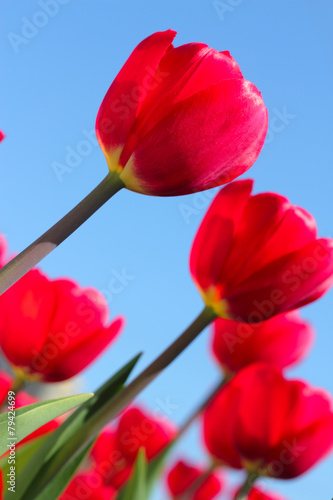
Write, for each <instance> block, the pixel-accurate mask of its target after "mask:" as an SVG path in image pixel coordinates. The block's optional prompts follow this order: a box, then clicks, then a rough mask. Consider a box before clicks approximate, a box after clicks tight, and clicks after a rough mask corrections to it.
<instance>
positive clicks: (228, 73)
mask: <svg viewBox="0 0 333 500" xmlns="http://www.w3.org/2000/svg"><path fill="white" fill-rule="evenodd" d="M230 78H238V79H243V76H242V73H241V71H240V68H239V66H238V64H237V63H236V61H235V60H234V59H233V58H232V57H231V56H230V54H229V52H222V53H220V52H218V51H217V50H215V49H210V48H209V47H208V46H207V45H205V44H203V43H189V44H187V45H181V46H180V47H176V48H173V49H172V50H169V51H168V52H166V54H165V55H164V56H163V57H162V59H161V61H160V64H159V66H158V69H157V73H156V75H155V78H154V79H155V82H154V83H153V84H152V85H151V86H150V89H149V90H148V92H147V96H146V98H145V99H144V102H143V104H142V106H141V108H140V112H139V114H138V116H137V119H136V120H135V123H134V126H133V128H132V129H131V132H130V135H129V137H128V140H127V142H126V144H125V147H124V149H123V152H122V154H121V156H120V164H121V165H123V166H125V165H126V163H127V162H128V160H129V158H130V156H131V154H132V153H133V151H134V150H135V149H136V147H137V145H138V144H139V143H140V141H141V140H142V138H143V137H144V136H145V135H146V134H147V133H148V132H149V131H150V130H151V129H152V128H153V127H154V126H155V125H156V124H157V123H158V122H160V121H161V120H163V118H165V117H166V116H167V115H168V114H169V113H170V109H171V108H172V107H173V106H174V105H175V104H176V103H177V102H180V101H184V100H185V99H187V98H189V97H191V96H193V95H194V94H197V93H198V92H200V91H202V90H204V89H206V88H207V87H209V86H211V85H215V84H217V83H220V82H222V81H223V80H226V79H230Z"/></svg>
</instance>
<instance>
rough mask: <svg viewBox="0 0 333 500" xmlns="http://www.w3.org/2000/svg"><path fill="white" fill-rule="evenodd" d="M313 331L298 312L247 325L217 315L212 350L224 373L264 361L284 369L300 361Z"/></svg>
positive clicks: (309, 343) (310, 342)
mask: <svg viewBox="0 0 333 500" xmlns="http://www.w3.org/2000/svg"><path fill="white" fill-rule="evenodd" d="M313 340H314V332H313V329H312V328H311V326H310V325H309V323H307V322H306V321H303V320H302V319H301V317H300V315H299V313H298V311H293V312H289V313H286V314H280V315H279V316H274V317H273V318H271V319H268V320H266V321H263V322H262V323H254V324H246V323H240V322H239V321H232V320H228V319H223V318H218V319H217V320H216V321H215V322H214V324H213V339H212V350H213V353H214V356H215V358H216V359H217V361H218V362H219V364H220V365H221V367H222V368H223V370H224V371H225V373H226V374H234V373H236V372H238V371H239V370H241V369H242V368H244V366H247V365H250V364H251V363H255V362H256V361H265V362H267V363H271V364H273V365H274V366H277V367H278V368H281V369H283V368H286V367H288V366H290V365H293V364H294V363H296V362H299V361H301V360H302V359H303V358H304V357H305V356H306V354H307V353H308V351H309V350H310V347H311V346H312V343H313Z"/></svg>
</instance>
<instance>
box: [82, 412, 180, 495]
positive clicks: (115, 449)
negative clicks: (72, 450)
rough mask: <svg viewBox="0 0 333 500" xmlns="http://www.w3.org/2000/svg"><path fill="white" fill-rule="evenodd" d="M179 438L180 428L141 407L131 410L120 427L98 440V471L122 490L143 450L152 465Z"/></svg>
mask: <svg viewBox="0 0 333 500" xmlns="http://www.w3.org/2000/svg"><path fill="white" fill-rule="evenodd" d="M175 435H176V428H175V427H174V425H172V424H171V422H168V421H166V419H163V420H161V419H158V418H157V417H154V416H152V415H150V414H149V413H148V412H147V411H146V410H143V409H141V408H138V407H133V408H129V409H128V410H126V411H125V412H124V413H123V414H122V415H121V417H120V419H119V421H118V423H117V425H116V427H107V428H106V429H104V431H103V432H102V434H101V435H100V436H99V438H98V439H97V441H96V443H95V445H94V448H93V449H92V453H91V455H92V459H93V462H94V464H95V465H94V467H95V471H96V472H98V473H100V475H101V477H102V478H103V480H104V481H105V483H106V484H110V485H112V486H113V487H114V488H117V489H118V488H121V487H122V486H123V485H124V483H125V482H126V481H127V480H128V478H129V477H130V475H131V472H132V470H133V466H134V463H135V460H136V458H137V455H138V453H139V450H140V449H141V448H143V449H144V452H145V456H146V458H147V460H148V461H150V460H152V459H154V458H155V457H156V456H157V455H158V454H159V453H160V452H161V451H162V450H163V449H164V448H165V447H166V446H167V445H168V444H169V443H170V442H171V440H172V439H173V438H174V437H175Z"/></svg>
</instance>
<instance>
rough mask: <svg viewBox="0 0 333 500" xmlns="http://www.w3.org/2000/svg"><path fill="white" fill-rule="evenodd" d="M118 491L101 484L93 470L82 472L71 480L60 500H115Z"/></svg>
mask: <svg viewBox="0 0 333 500" xmlns="http://www.w3.org/2000/svg"><path fill="white" fill-rule="evenodd" d="M116 498H117V491H116V490H115V489H114V488H112V486H106V485H104V484H101V483H100V481H99V478H98V476H96V474H94V473H93V472H86V473H81V474H78V475H77V476H75V478H74V479H73V480H72V481H71V482H70V484H69V486H68V487H67V489H66V490H65V492H64V493H63V494H62V495H61V497H60V500H76V499H78V500H81V499H82V500H115V499H116Z"/></svg>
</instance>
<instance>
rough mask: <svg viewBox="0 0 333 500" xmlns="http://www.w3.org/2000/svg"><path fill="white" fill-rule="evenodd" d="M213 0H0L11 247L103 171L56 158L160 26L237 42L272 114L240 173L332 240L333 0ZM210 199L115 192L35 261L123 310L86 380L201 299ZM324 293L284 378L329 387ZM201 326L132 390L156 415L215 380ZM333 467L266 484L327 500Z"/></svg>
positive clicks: (95, 157)
mask: <svg viewBox="0 0 333 500" xmlns="http://www.w3.org/2000/svg"><path fill="white" fill-rule="evenodd" d="M222 3H223V4H224V6H227V8H226V7H224V9H223V8H222V9H221V7H220V8H216V7H215V6H214V2H212V1H211V0H208V1H206V0H188V1H187V0H183V1H179V0H169V1H168V2H156V1H153V0H150V1H140V2H138V1H135V0H122V2H116V1H109V2H107V1H102V0H95V1H92V0H91V1H80V2H79V1H75V0H68V1H64V0H62V2H61V5H60V0H59V3H58V6H59V9H58V12H55V14H54V15H53V17H52V16H51V15H50V14H47V15H45V14H44V15H40V11H41V4H43V0H41V1H40V2H39V1H37V0H36V1H35V0H29V1H28V0H16V1H15V2H13V1H11V0H3V1H2V2H1V18H2V23H1V60H2V66H3V68H4V71H3V76H2V87H1V92H0V100H1V106H0V109H1V123H0V125H1V128H2V129H3V130H4V132H5V133H6V135H7V138H6V140H5V141H4V142H3V143H2V145H1V148H0V158H1V185H0V190H1V192H0V214H1V218H0V231H2V232H3V233H4V234H5V235H6V236H7V238H8V241H9V243H10V248H11V250H12V251H19V250H22V249H23V248H24V247H25V246H26V245H28V244H29V243H30V242H31V241H32V240H33V239H35V238H36V237H38V236H39V235H40V234H41V233H42V232H43V231H44V230H46V229H47V228H48V227H49V226H50V225H51V224H52V223H54V222H55V221H56V220H58V219H59V218H60V217H61V216H63V215H64V214H65V213H66V212H67V211H68V210H69V209H71V208H72V207H73V205H74V204H76V203H77V202H78V201H80V200H81V199H82V198H83V197H84V196H85V195H86V194H87V193H88V192H89V191H90V190H91V189H92V188H94V187H95V185H96V184H97V183H98V182H99V181H100V180H101V179H102V178H103V177H104V176H105V175H106V173H107V167H106V162H105V159H104V156H103V154H102V152H101V151H100V149H99V148H98V147H97V146H96V145H95V144H94V143H93V142H92V145H91V147H90V148H89V147H88V148H87V149H86V150H85V152H84V153H83V154H86V156H81V157H80V158H79V159H78V160H77V163H78V165H77V166H76V167H75V168H73V169H72V171H71V172H68V173H66V174H64V176H63V178H62V182H60V180H59V179H58V178H57V176H56V175H55V172H54V170H53V165H54V162H61V163H64V162H65V156H66V148H73V149H74V150H75V149H77V148H79V150H80V147H81V146H82V144H81V145H80V143H81V141H82V140H84V139H86V137H85V134H89V133H90V132H91V131H92V130H93V129H94V123H95V117H96V113H97V110H98V108H99V105H100V103H101V100H102V98H103V96H104V94H105V92H106V90H107V89H108V87H109V85H110V83H111V82H112V80H113V78H114V77H115V76H116V74H117V72H118V71H119V69H120V68H121V66H122V64H123V63H124V61H125V60H126V58H127V57H128V55H129V54H130V52H131V51H132V50H133V48H134V47H135V45H136V44H137V43H138V42H139V41H140V40H141V39H143V38H144V37H146V36H148V35H149V34H151V33H153V32H155V31H159V30H164V29H168V28H172V29H175V30H177V31H178V35H177V38H176V41H175V43H176V44H177V45H180V44H184V43H188V42H192V41H200V42H204V43H207V44H208V45H210V46H211V47H213V48H216V49H218V50H229V51H230V52H231V54H232V55H233V57H234V58H235V59H236V61H237V62H238V63H239V64H240V67H241V69H242V71H243V74H244V76H245V77H246V78H247V79H249V80H251V81H252V82H254V83H255V84H256V85H257V87H258V88H259V89H260V90H261V92H262V94H263V97H264V100H265V103H266V106H267V108H268V110H269V114H270V120H271V126H270V132H269V136H268V141H267V143H266V144H265V146H264V149H263V151H262V154H261V155H260V158H259V159H258V161H257V162H256V164H255V166H254V167H252V169H251V170H250V171H249V172H248V174H247V177H248V176H251V177H253V178H254V179H255V192H259V191H265V190H269V191H277V192H279V193H281V194H284V195H286V196H288V197H289V198H290V199H291V200H292V202H293V203H295V204H299V205H301V206H303V207H305V208H306V209H307V210H309V211H310V212H311V213H312V214H314V216H315V218H316V220H317V223H318V228H319V234H320V235H321V236H331V237H332V236H333V232H332V216H331V214H332V209H333V202H332V160H333V158H332V112H333V102H332V88H333V59H332V22H333V4H332V2H331V1H329V0H322V1H321V2H317V3H316V2H314V1H305V0H299V1H296V0H288V1H283V0H271V1H269V2H267V0H251V1H250V0H243V1H242V0H225V1H224V2H220V5H221V4H222ZM38 12H39V14H38ZM29 22H34V23H35V24H37V25H38V27H37V28H33V27H31V25H29ZM29 26H30V27H29ZM10 33H11V35H10ZM18 36H19V37H23V38H18ZM22 40H23V41H22ZM281 114H282V115H283V116H284V118H283V121H282V120H281V118H279V117H281ZM274 124H275V126H274ZM272 125H273V127H272ZM92 141H94V140H93V139H92ZM81 151H82V150H81ZM208 203H209V195H208V194H204V195H200V197H198V195H193V196H187V197H182V198H165V199H160V198H151V197H145V196H142V195H138V194H134V193H131V192H127V191H125V190H123V191H122V192H121V193H119V194H118V195H117V196H116V197H115V198H114V199H113V200H111V201H110V202H109V203H108V204H107V205H106V206H104V207H103V208H102V209H101V210H100V211H99V212H98V213H97V214H96V215H95V216H94V217H92V218H91V219H90V220H89V221H88V222H87V223H86V224H84V226H83V227H82V228H80V229H79V230H78V231H77V232H76V233H75V234H74V235H72V236H71V237H70V238H69V239H68V240H67V242H65V243H64V244H62V245H61V247H59V248H58V249H57V250H56V251H55V252H54V253H53V254H52V255H51V256H49V257H48V258H46V259H45V260H44V261H43V264H42V268H43V269H44V270H45V271H46V272H47V273H49V274H50V275H51V276H53V277H56V276H71V277H73V278H75V279H76V280H78V281H79V282H80V283H81V284H83V285H92V286H95V287H97V288H98V289H100V290H102V291H103V293H105V295H106V296H107V298H108V300H109V305H110V309H111V315H112V316H114V315H117V314H119V313H121V314H124V315H125V316H126V318H127V327H126V330H125V332H124V334H123V336H122V338H121V339H120V340H119V341H118V342H117V343H116V344H115V345H114V346H113V347H112V348H111V349H110V350H109V351H108V352H107V353H106V354H105V355H104V356H103V357H102V358H101V359H100V360H99V361H98V362H97V363H96V364H94V365H93V366H92V367H91V368H90V369H88V370H87V371H86V372H85V373H84V375H83V377H84V383H85V388H86V389H87V390H92V389H94V388H96V386H98V385H99V384H100V382H101V381H103V380H105V378H107V377H108V376H109V375H110V374H111V373H112V372H114V371H115V370H116V369H117V368H119V367H120V366H121V364H123V363H124V362H125V361H126V360H128V359H129V358H130V357H132V356H133V355H135V354H136V353H137V352H138V351H141V350H143V351H144V352H145V355H144V358H143V360H142V361H141V363H140V366H139V368H138V369H141V368H142V367H143V366H145V365H146V363H148V362H149V361H150V360H151V359H153V357H155V356H156V355H157V354H158V353H159V352H160V351H161V350H162V349H163V348H164V347H165V346H166V345H167V344H168V343H169V342H170V341H171V340H172V339H174V338H175V337H176V336H177V335H178V333H180V332H181V331H182V330H183V329H184V328H185V327H186V326H187V325H188V323H189V322H190V321H191V320H192V319H193V318H194V316H195V315H196V314H197V313H198V312H199V310H200V309H201V307H202V303H201V299H200V297H199V294H198V293H197V290H196V289H195V287H194V285H193V283H192V281H191V278H190V275H189V271H188V255H189V250H190V247H191V242H192V240H193V237H194V234H195V232H196V230H197V227H198V225H199V223H200V221H201V219H202V217H203V215H204V212H205V209H206V207H207V206H208ZM182 204H186V205H190V206H193V207H195V208H197V209H198V210H197V213H196V214H195V215H193V216H192V217H191V218H190V220H187V221H186V220H184V217H183V216H182V213H181V208H182ZM123 270H125V272H126V274H127V275H128V280H127V282H126V283H125V284H124V286H123V289H122V290H121V291H120V292H119V293H117V294H114V293H112V291H111V290H110V287H109V283H110V281H111V280H112V279H113V278H114V276H115V275H117V273H122V272H123ZM332 297H333V294H332V292H330V293H329V294H327V295H326V296H325V297H324V298H323V299H321V300H320V301H318V302H317V303H315V304H313V305H311V306H308V307H306V308H304V310H303V315H304V317H306V318H308V319H309V320H310V321H311V322H312V323H313V324H314V326H315V328H316V332H317V341H316V345H315V347H314V349H313V351H312V353H311V355H310V356H309V357H308V359H307V360H306V361H305V362H303V363H302V364H301V365H299V366H298V367H297V368H295V369H293V370H292V371H291V372H290V373H291V375H292V376H297V377H302V378H305V379H307V380H308V381H310V382H311V383H312V384H313V385H318V386H322V387H325V388H326V389H328V390H329V391H330V392H333V376H332V350H333V340H332V331H333V319H332V314H331V310H332ZM209 333H210V332H208V331H206V332H204V334H202V335H201V337H200V338H199V339H198V340H197V341H196V342H195V343H194V344H193V345H192V346H191V347H190V348H189V349H188V350H187V351H186V352H185V353H184V355H183V356H181V358H179V360H177V361H176V362H175V363H174V364H173V365H172V366H171V367H170V368H169V369H168V370H167V371H166V372H165V373H164V374H163V375H162V376H160V377H159V379H158V380H157V381H156V382H154V383H153V384H152V385H151V386H150V387H149V388H148V389H147V390H146V391H145V392H144V393H143V394H142V396H141V397H140V400H142V401H144V402H145V403H147V404H148V405H149V406H150V407H151V408H152V409H156V408H158V407H160V406H161V405H163V402H165V400H166V399H167V398H169V399H170V401H171V402H172V404H173V405H174V410H173V412H172V415H171V416H172V418H173V419H174V420H175V421H176V422H177V423H181V422H182V421H183V420H184V419H185V418H186V416H187V415H188V414H189V412H191V408H193V407H194V406H195V405H196V404H197V403H199V402H200V400H201V399H202V398H203V397H204V395H205V394H206V393H207V391H208V389H209V387H211V386H212V385H213V384H214V382H215V381H216V380H217V378H218V371H217V368H216V367H215V365H214V364H213V362H212V361H211V358H210V355H209V347H208V339H209ZM182 448H183V451H184V453H185V454H186V453H187V454H188V456H190V457H194V456H197V457H198V458H200V457H202V451H201V447H200V444H199V439H198V435H197V434H196V432H195V429H193V430H192V432H190V433H189V435H188V436H187V437H186V439H185V440H184V441H183V444H182ZM179 453H180V452H179ZM332 467H333V459H332V457H331V458H330V459H329V460H326V462H324V463H322V464H320V465H319V466H317V467H316V468H315V469H313V471H311V472H309V473H308V474H306V475H304V476H303V477H301V478H299V479H297V480H294V481H274V482H273V481H269V482H268V486H271V487H272V488H276V490H278V491H280V492H281V493H284V494H285V496H287V497H288V498H289V499H297V500H298V499H302V500H313V499H314V498H318V499H328V498H331V496H332V494H333V484H332V479H331V478H332ZM157 498H161V497H160V496H157Z"/></svg>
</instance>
